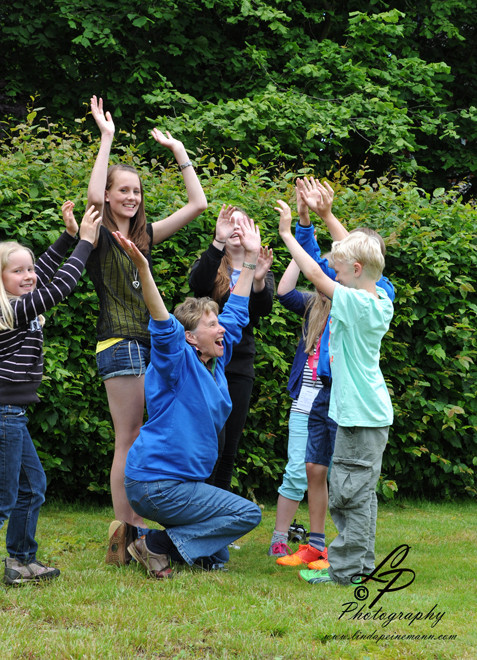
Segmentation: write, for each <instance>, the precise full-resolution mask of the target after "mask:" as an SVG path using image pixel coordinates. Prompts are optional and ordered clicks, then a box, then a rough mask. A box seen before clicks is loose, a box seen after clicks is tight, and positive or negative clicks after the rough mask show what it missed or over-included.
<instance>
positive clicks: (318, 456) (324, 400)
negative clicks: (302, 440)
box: [305, 385, 338, 467]
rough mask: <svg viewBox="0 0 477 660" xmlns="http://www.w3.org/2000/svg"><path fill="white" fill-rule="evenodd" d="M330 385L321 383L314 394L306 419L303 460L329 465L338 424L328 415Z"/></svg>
mask: <svg viewBox="0 0 477 660" xmlns="http://www.w3.org/2000/svg"><path fill="white" fill-rule="evenodd" d="M330 394H331V385H323V387H322V389H321V390H320V391H319V392H318V394H317V395H316V399H315V400H314V401H313V405H312V406H311V410H310V417H309V420H308V443H307V446H306V453H305V462H306V463H317V464H318V465H325V466H326V467H329V466H330V464H331V460H332V458H333V451H334V448H335V437H336V430H337V428H338V424H337V423H336V422H335V421H334V420H332V419H331V417H329V416H328V410H329V408H330Z"/></svg>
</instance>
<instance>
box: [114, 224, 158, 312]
mask: <svg viewBox="0 0 477 660" xmlns="http://www.w3.org/2000/svg"><path fill="white" fill-rule="evenodd" d="M113 236H114V238H115V239H116V240H117V242H118V243H119V244H120V245H121V247H122V248H123V249H124V250H125V252H126V254H127V255H128V256H129V258H130V259H131V261H132V262H133V264H134V265H135V266H136V268H137V272H138V275H139V279H140V280H141V286H142V294H143V297H144V302H145V303H146V307H147V308H148V310H149V314H150V315H151V317H152V318H153V319H154V321H167V319H168V318H169V312H168V311H167V308H166V306H165V304H164V301H163V300H162V296H161V294H160V293H159V290H158V288H157V286H156V283H155V282H154V279H153V277H152V274H151V271H150V270H149V264H148V261H147V259H146V257H145V256H144V255H143V254H142V252H140V251H139V250H138V249H137V247H136V245H135V244H134V243H133V242H132V241H130V240H129V239H128V238H125V237H124V236H123V235H122V234H121V232H119V231H115V232H113Z"/></svg>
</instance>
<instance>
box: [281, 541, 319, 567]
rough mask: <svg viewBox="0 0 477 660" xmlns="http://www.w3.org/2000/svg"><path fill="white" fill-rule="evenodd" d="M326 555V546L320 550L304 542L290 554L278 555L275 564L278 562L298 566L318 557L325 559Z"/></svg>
mask: <svg viewBox="0 0 477 660" xmlns="http://www.w3.org/2000/svg"><path fill="white" fill-rule="evenodd" d="M327 557H328V550H327V549H326V548H325V549H324V550H323V552H321V551H320V550H317V549H316V548H313V547H312V546H311V545H309V544H306V545H300V546H298V550H297V551H296V552H294V553H293V554H292V555H286V556H285V557H279V558H278V559H277V564H280V566H300V565H301V564H309V563H311V562H314V561H317V560H318V559H327Z"/></svg>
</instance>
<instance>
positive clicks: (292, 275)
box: [277, 259, 300, 296]
mask: <svg viewBox="0 0 477 660" xmlns="http://www.w3.org/2000/svg"><path fill="white" fill-rule="evenodd" d="M299 276H300V269H299V268H298V265H297V263H296V261H295V260H294V259H291V261H290V263H289V264H288V266H287V268H286V270H285V272H284V273H283V275H282V276H281V279H280V281H279V282H278V287H277V295H279V296H284V295H286V294H287V293H290V291H293V289H296V284H297V282H298V278H299Z"/></svg>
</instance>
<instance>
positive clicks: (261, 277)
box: [253, 245, 273, 293]
mask: <svg viewBox="0 0 477 660" xmlns="http://www.w3.org/2000/svg"><path fill="white" fill-rule="evenodd" d="M272 263H273V250H272V248H269V247H268V245H266V246H265V247H260V252H259V254H258V259H257V267H256V269H255V274H254V277H253V292H254V293H260V292H261V291H263V290H264V288H265V284H266V282H265V280H266V277H267V274H268V271H269V270H270V268H271V266H272Z"/></svg>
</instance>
